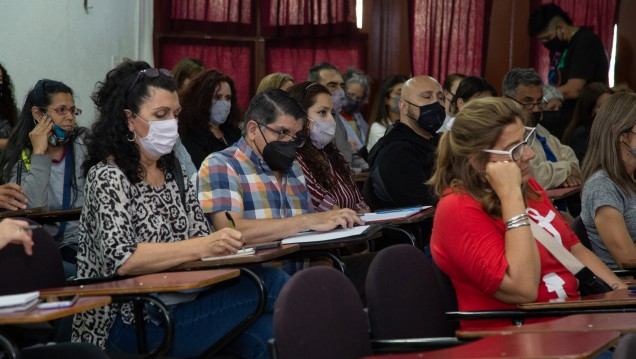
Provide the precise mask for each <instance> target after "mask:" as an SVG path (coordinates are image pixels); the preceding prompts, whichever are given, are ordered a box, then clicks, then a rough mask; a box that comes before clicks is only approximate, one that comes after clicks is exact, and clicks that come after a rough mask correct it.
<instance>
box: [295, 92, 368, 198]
mask: <svg viewBox="0 0 636 359" xmlns="http://www.w3.org/2000/svg"><path fill="white" fill-rule="evenodd" d="M288 92H289V95H290V96H291V97H293V98H294V99H296V101H298V103H299V104H300V106H301V107H302V108H303V109H304V110H305V111H308V110H309V108H310V107H311V106H313V105H314V103H316V97H317V96H318V95H319V94H321V93H323V94H325V95H328V96H331V92H329V90H328V89H327V88H326V87H325V86H323V85H320V84H318V83H313V82H310V81H304V82H301V83H298V84H295V85H294V86H292V87H290V88H289V90H288ZM336 121H338V120H337V119H336ZM299 136H302V137H304V138H306V139H307V141H305V144H304V145H303V147H301V148H298V149H297V150H296V151H297V152H298V153H299V154H300V155H301V156H303V161H305V163H306V164H307V167H308V168H309V170H311V173H312V174H313V176H314V178H315V179H316V180H317V181H318V183H320V185H321V186H322V187H324V188H325V189H326V190H327V191H333V190H334V188H335V185H336V184H335V183H334V177H333V176H332V175H331V170H330V167H329V162H327V159H326V158H325V156H324V155H323V154H322V153H321V152H324V154H326V155H327V158H329V161H330V162H331V165H332V166H333V170H334V171H336V172H338V173H340V174H341V175H342V177H343V178H344V179H345V182H346V183H345V185H346V186H347V187H349V188H356V184H355V183H354V182H353V179H352V178H351V168H350V167H349V164H348V163H347V161H346V160H345V159H344V157H342V154H341V153H340V151H338V148H337V147H336V145H335V144H334V143H333V142H330V143H329V144H328V145H327V146H325V147H324V148H323V149H322V151H321V150H319V149H318V148H316V146H314V144H313V143H312V142H311V140H309V136H310V131H309V121H306V122H305V125H304V126H303V129H302V131H301V133H300V134H299Z"/></svg>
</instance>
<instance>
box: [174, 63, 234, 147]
mask: <svg viewBox="0 0 636 359" xmlns="http://www.w3.org/2000/svg"><path fill="white" fill-rule="evenodd" d="M222 82H226V83H227V84H228V85H229V86H230V90H231V91H232V99H231V100H230V103H231V105H232V106H231V108H230V114H229V115H228V116H227V121H225V122H224V123H223V124H222V125H221V126H219V128H220V129H221V131H223V133H228V131H233V132H239V127H238V124H239V123H240V121H241V110H240V108H239V105H238V102H237V100H236V98H237V96H236V87H235V86H234V81H232V79H231V78H230V77H228V76H227V75H225V74H224V73H222V72H220V71H219V70H217V69H209V70H205V71H204V72H202V73H200V74H199V75H198V76H197V77H196V78H194V79H193V80H192V81H190V83H189V84H188V86H187V87H186V88H185V89H184V90H183V92H182V93H181V95H180V96H179V102H180V103H181V113H180V114H179V134H180V135H181V136H184V135H185V134H186V133H201V132H209V131H210V129H209V125H210V105H212V99H213V97H214V95H215V94H216V93H217V91H218V90H219V87H220V86H221V83H222Z"/></svg>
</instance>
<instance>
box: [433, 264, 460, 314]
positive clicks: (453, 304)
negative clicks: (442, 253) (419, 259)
mask: <svg viewBox="0 0 636 359" xmlns="http://www.w3.org/2000/svg"><path fill="white" fill-rule="evenodd" d="M431 265H432V267H433V272H435V278H436V279H437V284H438V285H439V289H440V294H441V298H442V303H444V311H445V312H455V311H457V310H459V305H458V304H457V294H456V293H455V286H454V285H453V282H451V280H450V278H449V277H448V276H447V275H446V273H444V272H442V270H441V269H440V268H439V267H438V266H437V264H435V261H433V263H432V264H431Z"/></svg>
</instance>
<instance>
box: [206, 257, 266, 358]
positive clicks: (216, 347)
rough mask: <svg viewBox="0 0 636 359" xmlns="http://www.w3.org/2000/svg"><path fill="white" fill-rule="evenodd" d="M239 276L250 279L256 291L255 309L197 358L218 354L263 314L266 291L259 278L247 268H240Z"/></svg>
mask: <svg viewBox="0 0 636 359" xmlns="http://www.w3.org/2000/svg"><path fill="white" fill-rule="evenodd" d="M240 269H241V275H242V276H245V277H247V278H248V279H250V280H251V281H252V282H253V283H254V286H255V287H256V290H257V291H258V303H257V304H256V309H254V311H253V312H252V313H250V314H249V315H248V316H247V317H245V319H243V320H242V321H241V322H240V323H238V324H237V325H236V326H235V327H234V328H232V330H230V331H229V332H227V333H226V334H225V335H224V336H222V337H221V338H220V339H219V340H217V341H216V343H214V344H212V345H211V346H210V347H209V348H208V349H206V350H205V351H204V352H203V353H202V354H201V355H200V356H199V357H200V358H208V357H213V356H214V355H216V354H218V353H219V352H220V351H221V350H223V349H225V347H227V345H228V344H230V342H232V340H234V339H235V338H236V337H237V336H238V335H239V334H241V333H242V332H243V331H244V330H245V329H247V327H249V326H250V325H252V323H254V322H255V321H256V320H257V319H258V318H260V316H261V315H262V314H263V313H264V312H265V308H266V306H267V289H266V288H265V285H264V284H263V281H262V280H261V278H259V276H257V275H256V274H255V273H254V272H252V271H251V270H249V269H247V268H240Z"/></svg>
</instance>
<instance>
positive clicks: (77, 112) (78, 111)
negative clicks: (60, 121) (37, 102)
mask: <svg viewBox="0 0 636 359" xmlns="http://www.w3.org/2000/svg"><path fill="white" fill-rule="evenodd" d="M61 108H64V109H65V110H66V111H62V110H60V109H61ZM40 109H41V110H45V111H49V110H51V111H54V112H55V113H57V114H58V115H60V116H66V114H67V113H69V112H71V113H72V114H73V116H75V117H77V116H79V115H81V114H82V109H81V108H77V107H75V106H73V107H71V108H66V106H63V105H62V106H59V107H57V108H50V107H40Z"/></svg>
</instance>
